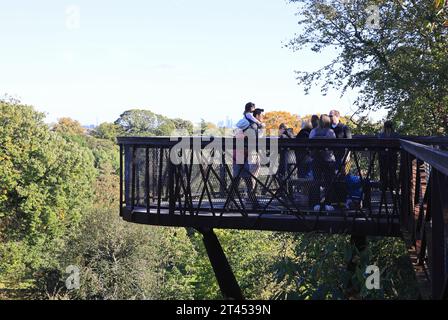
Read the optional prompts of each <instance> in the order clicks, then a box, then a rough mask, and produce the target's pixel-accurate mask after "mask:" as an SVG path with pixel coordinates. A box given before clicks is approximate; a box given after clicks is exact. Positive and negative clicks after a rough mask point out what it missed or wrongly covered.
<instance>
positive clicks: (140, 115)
mask: <svg viewBox="0 0 448 320" xmlns="http://www.w3.org/2000/svg"><path fill="white" fill-rule="evenodd" d="M115 124H116V125H118V126H120V127H121V128H122V129H123V131H124V134H126V135H133V136H169V135H170V134H171V133H172V132H173V131H174V130H175V129H176V126H175V124H174V123H173V121H171V120H170V119H168V118H167V117H165V116H162V115H160V114H156V113H154V112H152V111H149V110H140V109H132V110H128V111H125V112H123V113H122V114H121V115H120V117H119V118H118V119H117V120H116V121H115Z"/></svg>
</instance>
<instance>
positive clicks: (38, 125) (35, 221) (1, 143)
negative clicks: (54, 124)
mask: <svg viewBox="0 0 448 320" xmlns="http://www.w3.org/2000/svg"><path fill="white" fill-rule="evenodd" d="M43 119H44V114H43V113H40V112H36V111H35V110H34V109H33V108H32V107H30V106H26V105H21V104H16V103H14V104H12V103H8V102H2V101H0V161H1V166H0V278H3V277H4V278H8V277H13V278H14V279H19V278H21V277H24V276H26V275H28V276H30V275H31V273H32V272H33V271H34V270H36V269H37V268H39V267H40V266H42V265H46V264H51V263H54V259H55V252H56V251H57V250H59V249H61V247H62V242H61V239H62V238H63V237H64V236H65V235H66V233H67V231H68V230H71V229H74V228H76V226H77V225H78V223H79V221H80V218H81V215H82V213H83V211H84V209H85V208H86V206H88V205H89V204H90V202H91V199H92V196H91V195H92V183H93V179H94V177H95V174H96V172H95V170H94V167H93V155H92V153H91V152H89V150H86V149H84V148H82V147H80V146H79V145H77V144H75V143H71V142H69V141H66V140H65V139H63V138H62V137H60V136H59V134H57V133H55V132H51V131H50V130H49V128H48V126H47V125H46V124H45V123H44V122H43Z"/></svg>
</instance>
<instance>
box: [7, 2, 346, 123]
mask: <svg viewBox="0 0 448 320" xmlns="http://www.w3.org/2000/svg"><path fill="white" fill-rule="evenodd" d="M78 10H79V11H78ZM78 12H79V19H77V16H78ZM296 12H297V9H296V6H295V5H294V4H290V3H288V2H287V1H285V0H263V1H255V0H238V1H237V0H227V1H214V0H208V1H206V0H188V1H187V0H164V1H160V0H158V1H155V0H147V1H143V0H142V1H138V0H128V1H111V0H108V1H105V0H90V1H84V0H79V1H76V0H73V1H60V0H58V1H56V0H54V1H50V0H40V1H31V0H27V1H25V0H15V1H2V2H1V4H0V37H1V41H2V50H1V52H0V96H1V95H3V94H9V95H12V96H15V97H18V98H19V99H20V100H21V101H22V102H24V103H27V104H32V105H34V106H35V107H36V108H37V109H38V110H40V111H44V112H46V113H47V114H48V117H47V121H49V122H51V121H55V120H56V119H57V118H60V117H63V116H69V117H72V118H74V119H77V120H79V121H81V122H82V123H83V124H96V123H101V122H103V121H114V120H115V119H116V118H117V117H118V116H119V115H120V113H121V112H123V111H124V110H127V109H130V108H142V109H150V110H152V111H154V112H157V113H161V114H164V115H166V116H169V117H180V118H184V119H188V120H191V121H193V122H198V121H200V119H201V118H204V119H206V120H209V121H212V122H215V123H217V122H219V121H221V120H225V119H227V118H228V119H233V120H238V119H239V118H240V116H241V113H242V111H243V110H242V109H243V106H244V104H245V103H246V102H248V101H253V102H255V103H256V104H257V106H259V107H263V108H265V109H266V110H286V111H290V112H294V113H298V114H309V113H316V112H328V110H329V109H330V108H333V107H337V108H339V109H340V110H341V111H342V112H343V113H349V112H350V110H351V105H352V102H353V100H354V98H353V97H350V96H349V97H344V98H342V99H339V94H338V93H337V92H331V93H330V94H329V95H327V96H326V97H323V96H322V95H321V93H320V90H319V89H318V88H316V90H313V91H312V92H311V94H310V95H308V96H305V95H304V93H303V90H302V88H301V87H299V86H298V85H297V81H296V80H295V74H294V70H313V69H315V68H318V67H319V66H322V65H323V64H324V63H325V62H327V61H329V59H330V58H331V56H332V55H333V54H334V53H333V52H326V53H325V54H320V55H319V54H315V53H312V52H311V51H302V52H292V51H291V50H289V49H286V48H283V44H285V43H286V42H287V41H288V40H289V39H291V38H292V37H293V36H294V34H295V33H296V32H298V31H299V29H298V25H297V21H298V17H297V16H295V13H296Z"/></svg>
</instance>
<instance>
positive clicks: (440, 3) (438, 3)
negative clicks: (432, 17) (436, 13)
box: [434, 0, 446, 9]
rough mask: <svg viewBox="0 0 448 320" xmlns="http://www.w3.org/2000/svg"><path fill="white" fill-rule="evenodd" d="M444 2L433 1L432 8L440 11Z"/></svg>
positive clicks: (440, 0)
mask: <svg viewBox="0 0 448 320" xmlns="http://www.w3.org/2000/svg"><path fill="white" fill-rule="evenodd" d="M445 2H446V0H434V8H436V9H441V8H443V6H444V5H445Z"/></svg>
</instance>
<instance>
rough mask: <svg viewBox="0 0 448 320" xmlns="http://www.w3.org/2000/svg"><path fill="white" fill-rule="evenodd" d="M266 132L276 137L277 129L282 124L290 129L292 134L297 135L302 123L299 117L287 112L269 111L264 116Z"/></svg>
mask: <svg viewBox="0 0 448 320" xmlns="http://www.w3.org/2000/svg"><path fill="white" fill-rule="evenodd" d="M264 122H265V123H266V130H267V132H268V133H271V134H273V135H277V132H278V127H279V126H280V124H281V123H284V124H285V125H286V126H287V127H288V128H292V129H293V131H294V134H297V133H299V131H300V129H301V125H302V121H301V118H300V116H299V115H296V114H291V113H289V112H287V111H270V112H266V113H265V115H264Z"/></svg>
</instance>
